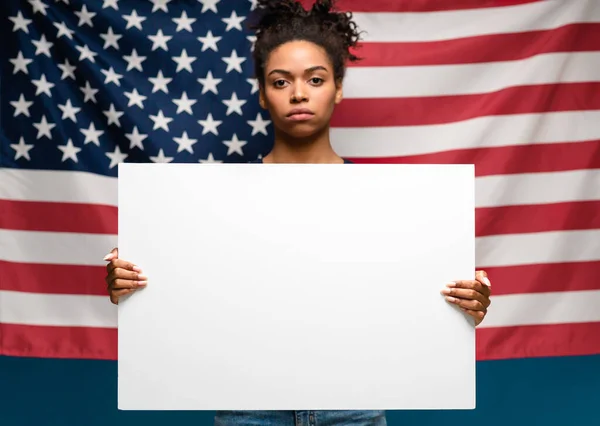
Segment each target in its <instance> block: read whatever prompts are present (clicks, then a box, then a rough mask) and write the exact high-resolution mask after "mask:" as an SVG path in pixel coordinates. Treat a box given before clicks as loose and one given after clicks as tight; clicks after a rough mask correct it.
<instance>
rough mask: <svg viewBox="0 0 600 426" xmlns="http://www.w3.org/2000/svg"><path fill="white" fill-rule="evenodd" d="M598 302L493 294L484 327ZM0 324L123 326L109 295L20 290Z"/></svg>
mask: <svg viewBox="0 0 600 426" xmlns="http://www.w3.org/2000/svg"><path fill="white" fill-rule="evenodd" d="M133 297H135V295H134V296H133ZM598 306H600V290H592V291H572V292H568V291H566V292H557V293H536V294H514V295H502V296H492V306H491V307H490V309H489V311H488V315H487V317H486V319H485V321H484V322H483V323H482V324H481V325H480V326H479V327H480V328H485V327H502V326H515V325H533V324H565V323H579V322H593V321H600V309H598ZM0 323H8V324H23V325H46V326H83V327H107V328H116V327H117V324H118V323H117V308H116V306H115V305H113V304H111V303H110V301H109V299H108V296H87V295H86V296H77V295H62V294H60V295H55V294H36V293H20V292H15V291H0Z"/></svg>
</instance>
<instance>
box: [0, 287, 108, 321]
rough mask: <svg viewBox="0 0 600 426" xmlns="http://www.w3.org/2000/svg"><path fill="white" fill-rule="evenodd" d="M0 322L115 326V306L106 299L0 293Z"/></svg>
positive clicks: (87, 296)
mask: <svg viewBox="0 0 600 426" xmlns="http://www.w3.org/2000/svg"><path fill="white" fill-rule="evenodd" d="M0 323H8V324H23V325H50V326H83V327H110V328H116V327H117V307H116V305H113V304H112V303H110V300H109V298H108V296H89V295H85V296H84V295H65V294H37V293H21V292H17V291H6V290H3V291H0Z"/></svg>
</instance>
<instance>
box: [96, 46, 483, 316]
mask: <svg viewBox="0 0 600 426" xmlns="http://www.w3.org/2000/svg"><path fill="white" fill-rule="evenodd" d="M342 95H343V84H342V81H339V80H338V81H336V80H335V78H334V73H333V66H332V64H331V61H330V60H329V58H328V56H327V54H326V52H325V50H324V49H322V48H321V47H319V46H317V45H315V44H313V43H310V42H305V41H293V42H288V43H285V44H283V45H281V46H279V47H278V48H277V49H275V50H273V51H272V52H271V54H270V55H269V58H268V61H267V63H266V66H265V83H264V85H261V87H260V90H259V103H260V105H261V107H262V108H264V109H267V110H268V111H269V113H270V115H271V119H272V121H273V126H274V128H275V141H274V146H273V150H272V151H271V152H270V153H269V154H268V155H267V156H265V157H264V159H263V162H264V163H307V164H341V163H343V162H344V160H343V159H342V158H341V157H340V156H338V155H337V154H336V153H335V151H334V150H333V148H332V146H331V141H330V139H329V122H330V119H331V115H332V114H333V111H334V108H335V105H337V104H339V103H340V102H341V100H342ZM294 108H308V109H310V110H311V111H312V112H313V113H314V114H313V115H312V116H311V117H310V119H308V120H306V121H291V120H289V119H288V118H287V115H288V113H289V112H290V111H291V110H292V109H294ZM104 260H106V261H108V262H109V263H108V265H107V266H106V269H107V275H106V279H105V280H106V284H107V289H108V292H109V295H110V300H111V302H112V303H114V304H118V303H119V299H120V298H121V297H122V296H124V295H127V294H130V293H132V292H135V291H137V290H139V289H142V288H144V287H146V286H147V284H148V277H147V276H145V275H144V274H143V272H142V270H141V268H139V267H138V266H137V265H134V264H132V263H131V262H128V261H126V260H123V259H119V252H118V249H116V248H115V249H113V250H112V251H111V252H110V253H109V254H108V255H107V256H106V257H105V258H104ZM441 294H442V295H444V296H445V299H446V301H447V302H449V303H451V304H454V305H456V306H458V307H459V308H460V309H461V310H462V311H463V312H465V313H466V314H468V315H470V316H471V317H473V318H474V320H475V325H479V324H480V323H481V321H483V319H484V318H485V315H486V313H487V309H488V307H489V306H490V303H491V302H490V294H491V284H490V282H489V279H488V278H487V273H486V272H485V271H476V273H475V279H474V280H458V281H453V282H451V283H448V284H446V286H445V287H444V288H443V289H442V290H441Z"/></svg>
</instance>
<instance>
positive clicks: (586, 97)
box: [331, 82, 600, 128]
mask: <svg viewBox="0 0 600 426" xmlns="http://www.w3.org/2000/svg"><path fill="white" fill-rule="evenodd" d="M598 93H600V83H587V82H586V83H558V84H544V85H532V86H517V87H507V88H505V89H502V90H498V91H496V92H491V93H478V94H473V95H449V96H425V97H413V98H374V99H366V98H359V99H355V98H353V99H345V100H344V101H343V102H341V103H340V104H339V105H338V107H337V109H336V110H335V112H334V114H333V117H332V120H331V126H332V127H354V128H362V127H383V126H422V125H428V124H443V123H454V122H458V121H464V120H468V119H471V118H476V117H485V116H498V115H508V114H529V113H543V112H556V111H573V110H597V109H600V96H598Z"/></svg>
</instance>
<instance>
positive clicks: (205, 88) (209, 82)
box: [198, 70, 223, 95]
mask: <svg viewBox="0 0 600 426" xmlns="http://www.w3.org/2000/svg"><path fill="white" fill-rule="evenodd" d="M221 81H223V79H221V78H214V77H213V75H212V72H211V71H210V70H209V71H208V72H207V73H206V78H199V79H198V83H200V84H201V85H202V94H203V95H204V94H205V93H206V92H209V91H210V92H213V93H214V94H215V95H218V94H219V92H218V90H217V85H218V84H219V83H220V82H221Z"/></svg>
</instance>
